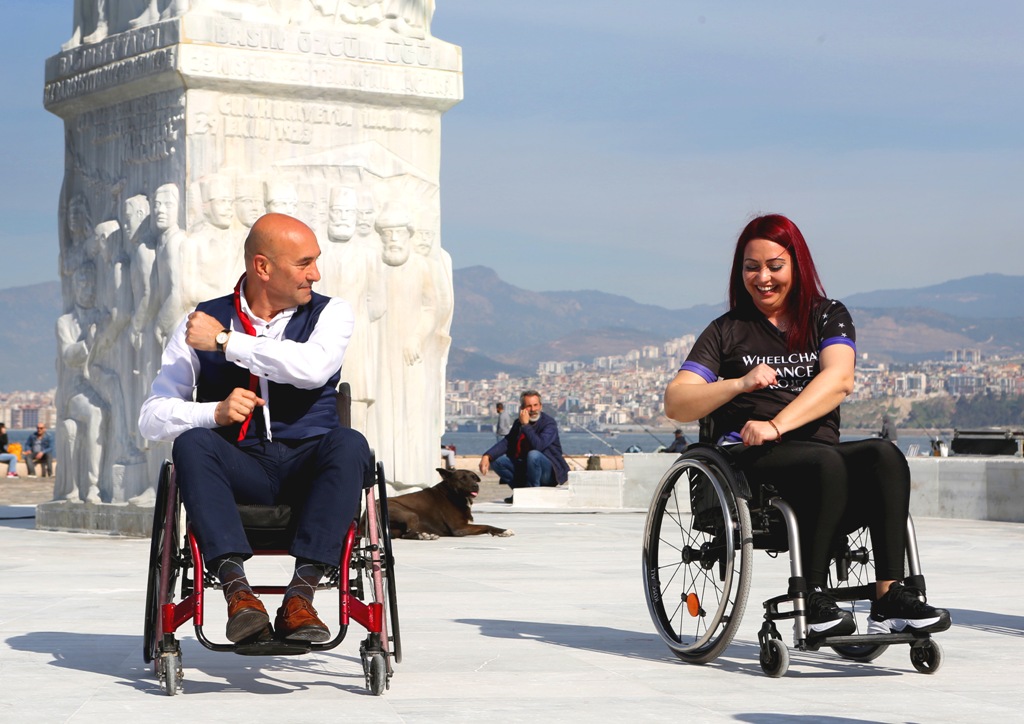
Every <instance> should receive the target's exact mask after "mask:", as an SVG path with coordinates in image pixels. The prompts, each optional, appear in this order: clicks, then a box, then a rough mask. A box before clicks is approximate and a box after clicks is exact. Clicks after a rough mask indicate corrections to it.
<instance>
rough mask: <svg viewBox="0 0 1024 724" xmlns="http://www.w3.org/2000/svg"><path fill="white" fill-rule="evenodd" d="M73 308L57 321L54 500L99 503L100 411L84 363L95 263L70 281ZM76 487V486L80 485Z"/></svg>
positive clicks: (91, 330)
mask: <svg viewBox="0 0 1024 724" xmlns="http://www.w3.org/2000/svg"><path fill="white" fill-rule="evenodd" d="M71 288H72V295H73V298H74V306H73V308H72V311H70V312H68V313H67V314H63V315H61V316H60V317H59V318H58V319H57V349H58V351H59V357H58V359H57V372H58V376H59V384H58V387H57V389H58V397H57V410H58V418H59V420H60V422H59V423H58V425H57V447H58V452H57V454H58V458H57V459H58V460H60V461H61V464H60V465H58V466H57V475H56V479H55V480H54V485H53V498H54V500H87V501H89V502H92V503H98V502H100V492H99V479H100V456H101V453H102V445H101V442H102V440H103V439H104V437H105V436H104V435H103V409H102V406H101V405H102V403H101V400H100V397H99V395H98V394H97V393H96V391H95V390H94V389H93V388H92V386H91V385H90V384H89V381H88V376H87V374H86V365H87V362H88V359H89V353H90V350H91V348H92V344H93V341H94V339H95V336H96V317H97V314H96V310H95V309H94V306H95V302H96V265H95V264H93V263H92V262H91V261H90V262H85V263H84V264H82V265H81V266H79V267H78V269H76V270H75V273H74V275H73V276H72V282H71ZM79 486H82V487H81V489H80V488H79Z"/></svg>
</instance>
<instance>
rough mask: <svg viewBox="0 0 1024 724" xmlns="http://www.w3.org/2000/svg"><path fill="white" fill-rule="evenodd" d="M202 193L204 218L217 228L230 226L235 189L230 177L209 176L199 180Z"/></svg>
mask: <svg viewBox="0 0 1024 724" xmlns="http://www.w3.org/2000/svg"><path fill="white" fill-rule="evenodd" d="M199 190H200V193H202V195H203V213H204V214H205V215H206V220H207V221H209V222H210V223H211V224H213V225H214V226H216V227H217V228H218V229H227V228H229V227H230V226H231V220H232V217H233V216H234V204H235V190H234V185H233V184H232V183H231V179H228V178H225V177H224V176H210V177H207V178H205V179H203V180H202V181H200V182H199Z"/></svg>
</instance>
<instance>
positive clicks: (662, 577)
mask: <svg viewBox="0 0 1024 724" xmlns="http://www.w3.org/2000/svg"><path fill="white" fill-rule="evenodd" d="M727 470H729V464H728V462H727V461H726V459H725V458H724V457H723V456H722V455H721V453H719V452H717V451H715V450H711V449H703V450H699V451H694V452H692V453H690V454H689V455H687V454H686V453H684V454H683V456H682V457H681V458H680V459H679V460H677V461H676V462H675V463H674V464H673V465H672V467H671V468H669V470H668V472H667V473H665V476H664V477H663V478H662V479H661V482H659V483H658V488H657V490H656V491H655V494H654V499H653V500H652V502H651V507H650V510H649V512H648V514H647V523H646V526H645V531H644V549H643V576H644V590H645V594H646V597H647V607H648V610H649V611H650V614H651V619H652V620H653V621H654V626H655V628H656V629H657V630H658V634H659V635H660V636H661V638H662V639H663V640H664V641H665V643H666V644H667V645H668V647H669V648H670V649H671V650H672V651H673V652H674V653H675V654H676V656H678V657H679V658H680V659H682V660H684V661H687V662H690V663H695V664H703V663H706V662H708V661H711V660H713V659H714V658H716V657H717V656H718V655H719V654H721V653H722V651H724V650H725V648H726V647H727V646H728V645H729V643H730V642H731V641H732V639H733V637H734V636H735V635H736V630H737V629H738V627H739V624H740V619H741V618H742V616H743V608H744V606H745V605H746V602H747V594H748V593H749V591H750V565H751V557H752V555H753V542H752V539H751V528H750V511H749V509H748V507H747V501H746V500H744V499H742V498H738V497H736V495H735V494H734V493H733V490H732V487H731V486H730V484H729V482H728V477H727V473H726V472H725V471H727ZM690 511H693V512H692V513H691V512H690Z"/></svg>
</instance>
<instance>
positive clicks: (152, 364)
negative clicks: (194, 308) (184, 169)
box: [121, 194, 160, 450]
mask: <svg viewBox="0 0 1024 724" xmlns="http://www.w3.org/2000/svg"><path fill="white" fill-rule="evenodd" d="M121 230H122V232H123V233H124V237H125V239H126V240H127V246H128V248H129V250H130V251H129V266H128V270H129V275H130V277H131V290H132V310H131V311H132V315H131V324H130V327H129V329H128V339H129V343H130V344H131V347H132V352H133V354H132V366H131V368H130V369H131V384H130V385H129V386H128V390H129V391H128V393H127V394H126V395H125V405H126V408H127V414H128V419H129V420H131V419H134V418H136V417H137V416H138V413H139V408H140V407H142V401H143V400H145V399H146V396H147V395H148V394H149V384H150V380H152V379H153V378H154V377H155V376H156V371H157V369H158V368H159V366H160V347H159V342H158V341H157V336H156V332H155V330H154V328H153V327H154V321H155V319H156V315H157V312H158V311H159V307H158V305H157V295H156V294H155V293H154V284H155V278H154V277H155V273H154V267H155V265H156V244H155V241H154V239H153V234H152V230H151V227H150V223H149V199H148V198H146V196H145V195H144V194H139V195H137V196H132V197H131V198H129V199H127V200H126V201H125V202H124V213H123V219H122V223H121ZM130 433H131V435H132V437H133V439H134V442H135V446H136V447H137V448H139V449H140V450H143V449H145V448H146V447H148V443H149V441H148V440H146V439H145V438H143V437H142V435H140V434H139V431H138V428H137V426H134V425H133V426H131V428H130Z"/></svg>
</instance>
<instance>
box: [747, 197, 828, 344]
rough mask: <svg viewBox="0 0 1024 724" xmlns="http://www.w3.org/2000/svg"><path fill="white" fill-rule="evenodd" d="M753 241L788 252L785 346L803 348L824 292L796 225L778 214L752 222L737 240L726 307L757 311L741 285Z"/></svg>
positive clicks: (809, 253)
mask: <svg viewBox="0 0 1024 724" xmlns="http://www.w3.org/2000/svg"><path fill="white" fill-rule="evenodd" d="M754 239H767V240H768V241H774V242H775V243H776V244H778V245H779V246H781V247H783V248H785V249H786V251H788V252H789V256H790V258H791V259H792V261H793V282H792V288H791V289H790V291H789V294H788V295H787V297H786V317H787V318H788V321H789V331H788V332H787V333H786V344H787V345H788V347H789V348H790V349H791V350H796V349H802V348H804V347H806V345H807V344H808V342H809V341H810V338H811V329H813V325H814V319H813V312H814V308H815V306H817V303H818V302H820V301H821V300H823V299H825V298H826V297H825V289H824V287H822V285H821V279H819V278H818V270H817V269H816V268H815V266H814V259H812V258H811V250H810V249H808V248H807V242H806V241H805V240H804V235H803V234H801V233H800V229H798V228H797V226H796V224H794V223H793V222H792V221H790V220H789V219H787V218H786V217H785V216H782V215H781V214H767V215H765V216H758V217H757V218H756V219H754V220H752V221H751V222H750V223H749V224H747V225H746V227H745V228H744V229H743V231H742V232H741V233H740V238H739V239H737V240H736V251H735V252H734V253H733V258H732V273H731V275H730V276H729V308H730V309H738V310H740V311H756V310H757V307H756V306H754V300H753V299H752V298H751V296H750V292H748V291H747V288H746V286H745V285H744V284H743V259H744V253H745V251H746V248H747V242H749V241H752V240H754Z"/></svg>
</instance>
